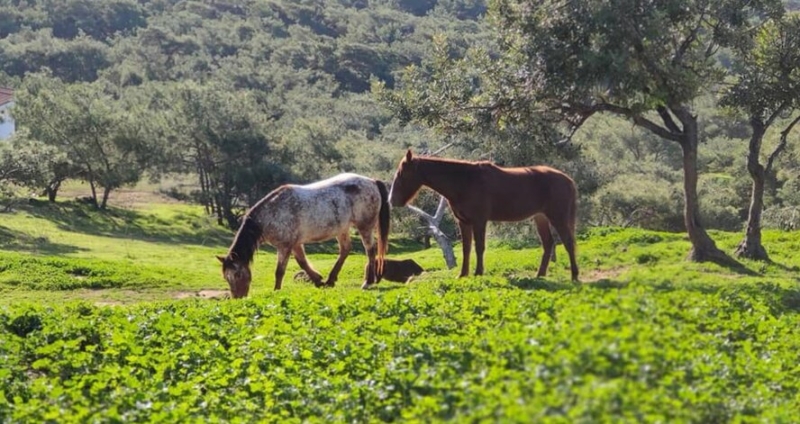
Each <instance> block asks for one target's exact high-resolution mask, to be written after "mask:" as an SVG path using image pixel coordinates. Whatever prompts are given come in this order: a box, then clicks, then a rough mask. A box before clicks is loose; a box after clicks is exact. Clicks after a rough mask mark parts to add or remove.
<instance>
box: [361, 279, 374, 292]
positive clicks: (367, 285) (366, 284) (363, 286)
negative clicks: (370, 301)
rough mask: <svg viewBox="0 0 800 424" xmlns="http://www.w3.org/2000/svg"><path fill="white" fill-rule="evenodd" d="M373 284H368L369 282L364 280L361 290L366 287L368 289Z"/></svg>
mask: <svg viewBox="0 0 800 424" xmlns="http://www.w3.org/2000/svg"><path fill="white" fill-rule="evenodd" d="M373 285H374V284H370V283H368V282H366V281H364V284H362V285H361V290H367V289H369V288H370V287H372V286H373Z"/></svg>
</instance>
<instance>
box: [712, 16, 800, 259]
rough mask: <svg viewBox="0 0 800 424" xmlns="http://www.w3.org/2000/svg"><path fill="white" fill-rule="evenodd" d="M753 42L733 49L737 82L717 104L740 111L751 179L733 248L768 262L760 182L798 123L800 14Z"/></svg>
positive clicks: (767, 27)
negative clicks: (776, 134)
mask: <svg viewBox="0 0 800 424" xmlns="http://www.w3.org/2000/svg"><path fill="white" fill-rule="evenodd" d="M753 41H754V42H753V43H752V44H751V43H747V44H744V45H741V46H738V48H736V49H734V51H735V53H736V54H735V56H734V57H735V61H734V63H733V66H734V70H735V74H736V76H737V81H736V83H735V84H734V85H732V86H731V87H730V88H729V89H728V90H727V91H726V93H725V94H724V95H723V98H722V102H721V103H722V104H723V105H725V106H729V107H732V108H734V109H737V110H740V111H742V112H744V113H745V114H746V115H747V117H748V118H749V121H750V127H751V128H752V133H751V135H750V143H749V150H748V154H747V171H748V172H749V173H750V177H751V178H752V179H753V187H752V189H751V195H750V208H749V211H748V218H747V227H746V229H745V237H744V240H742V242H741V243H739V246H738V247H737V249H736V254H737V255H738V256H740V257H745V258H750V259H759V260H769V255H768V254H767V250H766V249H765V248H764V246H763V244H762V243H761V212H762V211H763V209H764V184H765V181H766V176H767V175H769V174H770V173H771V172H772V168H773V164H774V163H775V159H776V158H777V157H778V155H780V153H781V152H782V151H783V150H785V149H786V145H787V143H788V136H789V133H790V132H791V131H792V129H793V128H794V127H795V125H797V123H798V121H800V113H797V112H796V111H798V110H800V15H797V14H794V15H790V16H787V17H785V18H784V19H781V20H778V21H774V22H769V23H767V24H766V25H764V26H763V27H761V28H760V29H759V32H758V34H757V36H756V37H755V38H754V40H753ZM782 117H789V119H788V123H787V124H786V125H785V126H784V127H783V128H782V130H781V133H780V141H779V142H778V144H777V145H776V146H775V147H774V149H773V150H772V152H771V153H770V154H769V155H768V156H767V158H766V163H762V162H761V147H762V143H763V140H764V136H765V135H766V133H767V131H768V130H769V129H770V127H772V126H773V125H774V124H776V122H778V121H779V120H780V118H782Z"/></svg>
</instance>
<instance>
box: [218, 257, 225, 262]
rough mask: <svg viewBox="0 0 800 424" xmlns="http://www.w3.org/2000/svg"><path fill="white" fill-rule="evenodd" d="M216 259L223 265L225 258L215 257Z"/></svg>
mask: <svg viewBox="0 0 800 424" xmlns="http://www.w3.org/2000/svg"><path fill="white" fill-rule="evenodd" d="M217 259H218V260H219V261H220V262H222V263H225V258H223V257H222V256H217Z"/></svg>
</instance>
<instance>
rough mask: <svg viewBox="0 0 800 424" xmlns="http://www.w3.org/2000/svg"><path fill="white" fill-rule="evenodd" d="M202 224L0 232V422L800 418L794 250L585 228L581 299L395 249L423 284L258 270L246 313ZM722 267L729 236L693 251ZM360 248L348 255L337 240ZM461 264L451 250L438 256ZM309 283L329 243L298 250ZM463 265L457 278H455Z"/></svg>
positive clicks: (515, 272)
mask: <svg viewBox="0 0 800 424" xmlns="http://www.w3.org/2000/svg"><path fill="white" fill-rule="evenodd" d="M201 212H202V211H201V210H200V209H199V208H196V207H191V206H187V205H182V204H177V203H151V204H148V206H147V207H146V208H141V207H139V208H137V209H135V210H129V209H113V208H112V209H111V210H110V211H106V212H98V211H95V210H92V209H91V208H89V207H87V206H83V205H79V204H75V203H70V202H63V203H59V204H57V205H47V204H30V205H24V206H22V207H20V209H19V210H17V211H15V212H14V213H10V214H2V215H0V358H2V364H3V365H2V366H0V422H8V421H11V422H45V421H59V422H87V421H115V420H122V421H125V422H137V421H148V422H150V421H159V420H163V421H169V422H177V421H181V422H182V421H186V420H189V421H202V422H206V421H239V422H252V421H259V420H264V421H289V422H293V421H304V420H308V421H311V422H342V421H355V422H374V421H400V422H405V421H414V420H420V421H439V420H448V419H454V420H456V421H468V422H472V421H498V420H499V421H513V422H532V421H542V420H546V421H558V422H598V421H600V422H606V421H614V422H617V421H627V422H675V421H677V422H685V421H693V422H728V421H767V422H791V421H793V420H795V419H796V417H797V416H798V413H800V367H798V365H797V364H798V362H797V352H798V350H800V318H798V312H799V311H800V289H799V288H798V270H800V258H798V257H797V256H796V254H795V252H797V251H798V247H800V234H797V233H787V232H777V231H767V232H765V234H764V242H765V244H766V246H767V248H768V250H769V251H770V254H771V256H772V258H773V261H774V262H773V263H770V264H763V263H759V262H752V261H744V262H742V264H743V266H742V267H741V268H734V269H729V268H724V267H720V266H717V265H714V264H695V263H690V262H687V261H685V260H684V258H685V256H686V254H687V252H688V249H689V243H688V241H687V239H686V236H685V235H683V234H673V233H662V232H653V231H643V230H638V229H617V228H593V229H589V230H586V231H584V232H583V233H581V235H580V240H579V244H578V246H579V247H578V256H579V262H580V266H581V275H582V277H581V280H582V283H581V284H573V283H572V282H571V281H569V264H568V261H567V256H566V252H564V251H563V249H562V248H560V247H559V250H558V261H557V262H556V263H555V264H553V265H551V269H550V274H549V275H548V277H547V278H544V279H540V278H535V274H536V270H537V269H538V265H539V259H540V257H541V249H540V248H539V247H537V246H536V242H535V241H533V240H532V241H531V242H530V243H529V244H527V245H523V246H517V245H515V247H514V248H512V247H510V246H509V245H506V244H504V243H501V242H498V241H493V242H492V243H490V246H489V248H488V250H487V253H486V270H487V275H486V276H483V277H469V278H465V279H457V278H455V276H456V274H457V272H458V271H457V270H455V269H454V270H447V269H445V267H444V261H443V259H442V257H441V253H440V252H439V251H438V250H437V249H436V248H432V249H427V250H424V249H421V247H420V246H419V245H416V244H414V243H412V242H408V241H406V240H403V239H401V238H398V237H395V239H393V241H392V246H391V248H390V256H391V257H396V258H414V259H415V260H417V261H418V262H419V263H420V264H422V265H423V267H425V268H426V269H427V270H428V271H427V272H426V273H425V274H423V275H422V276H421V277H419V278H418V279H416V280H415V281H414V282H412V283H411V284H408V285H401V284H396V283H390V282H382V283H381V284H379V285H378V286H377V288H376V289H374V290H369V291H362V290H360V289H359V288H358V287H359V286H360V283H361V278H362V275H361V273H362V270H363V265H364V260H365V258H364V255H363V252H362V251H360V244H359V243H358V242H357V241H356V242H355V243H354V249H353V253H352V254H351V257H350V258H349V259H348V260H347V262H346V263H345V266H344V268H343V271H342V274H341V277H340V281H339V283H338V285H337V287H336V288H334V289H324V290H321V289H316V288H314V287H313V286H311V285H310V284H307V283H301V282H295V281H292V280H291V275H293V274H294V272H296V271H297V270H299V267H298V266H297V265H296V264H295V263H294V262H292V263H291V264H290V268H289V272H288V273H287V274H288V276H287V281H285V283H284V289H283V290H281V291H280V292H274V291H273V290H272V286H273V278H274V277H273V272H274V263H275V257H274V251H272V250H271V249H269V248H266V249H263V250H262V251H261V252H260V253H259V254H258V256H257V259H256V262H255V264H254V282H253V288H252V290H251V295H250V297H249V298H248V299H246V300H239V301H233V300H229V299H221V300H220V299H205V298H201V297H198V296H196V295H195V294H196V293H198V292H199V291H201V290H226V289H227V284H226V283H225V282H224V281H223V279H222V277H221V275H220V269H219V263H218V262H217V261H216V259H214V255H216V254H221V253H224V252H225V250H226V249H227V247H228V244H229V243H230V241H231V239H232V236H233V234H232V233H231V232H230V231H227V230H224V229H221V228H219V227H218V226H216V225H215V223H214V222H212V221H211V220H209V219H208V218H207V217H205V216H204V215H203V214H202V213H201ZM712 236H713V237H714V239H715V240H717V243H718V245H719V246H720V247H721V248H723V249H725V250H726V251H732V250H733V248H734V247H735V245H736V244H737V243H738V241H739V239H740V237H741V235H740V234H734V233H722V232H712ZM356 240H357V239H356ZM456 250H457V252H456V253H457V256H458V257H459V258H460V246H456ZM308 251H309V252H310V255H309V257H310V259H311V261H312V263H313V264H314V266H315V267H316V268H317V269H318V270H320V271H321V272H322V273H323V274H327V273H328V271H329V270H330V268H331V267H332V266H333V262H334V261H335V258H336V245H335V243H332V242H329V243H323V244H319V245H313V246H308ZM472 267H473V268H474V259H473V264H472Z"/></svg>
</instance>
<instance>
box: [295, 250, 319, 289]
mask: <svg viewBox="0 0 800 424" xmlns="http://www.w3.org/2000/svg"><path fill="white" fill-rule="evenodd" d="M292 252H293V253H294V259H295V260H296V261H297V264H298V265H300V268H302V269H303V271H305V273H306V275H308V278H309V279H311V282H312V283H314V285H315V286H317V287H322V275H320V273H319V272H317V270H315V269H314V267H312V266H311V263H310V262H308V259H307V258H306V250H305V248H304V247H303V245H302V244H298V245H297V246H295V247H294V248H293V249H292Z"/></svg>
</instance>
